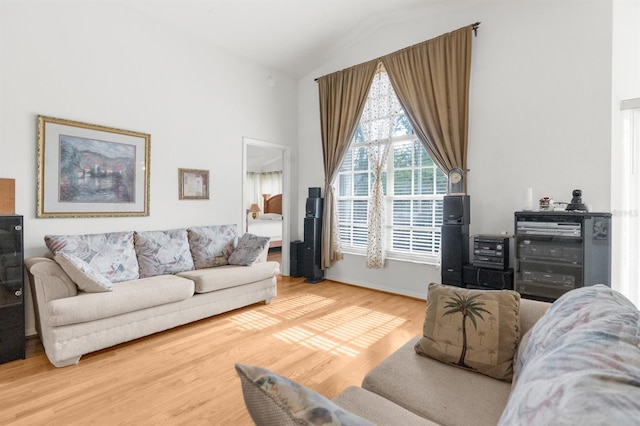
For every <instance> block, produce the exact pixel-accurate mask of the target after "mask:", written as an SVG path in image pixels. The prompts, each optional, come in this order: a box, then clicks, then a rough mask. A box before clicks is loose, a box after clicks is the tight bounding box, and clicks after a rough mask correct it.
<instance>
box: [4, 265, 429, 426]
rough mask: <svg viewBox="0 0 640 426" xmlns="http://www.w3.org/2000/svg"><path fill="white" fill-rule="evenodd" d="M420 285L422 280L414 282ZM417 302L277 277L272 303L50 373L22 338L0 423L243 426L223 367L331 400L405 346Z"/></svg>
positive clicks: (419, 312) (421, 309)
mask: <svg viewBox="0 0 640 426" xmlns="http://www.w3.org/2000/svg"><path fill="white" fill-rule="evenodd" d="M425 288H426V284H425ZM424 313H425V302H424V301H423V300H417V299H413V298H409V297H405V296H399V295H393V294H389V293H384V292H379V291H375V290H369V289H365V288H360V287H355V286H350V285H346V284H340V283H336V282H332V281H328V280H327V281H323V282H321V283H319V284H314V285H312V284H308V283H305V282H304V281H303V279H301V278H289V277H279V280H278V297H277V298H276V299H275V300H274V301H273V302H272V303H271V304H269V305H265V304H256V305H252V306H249V307H246V308H242V309H238V310H235V311H232V312H228V313H225V314H221V315H217V316H215V317H212V318H207V319H204V320H201V321H197V322H194V323H191V324H187V325H185V326H181V327H177V328H175V329H172V330H168V331H165V332H162V333H156V334H154V335H152V336H148V337H145V338H142V339H137V340H135V341H133V342H128V343H125V344H122V345H118V346H115V347H112V348H108V349H104V350H101V351H98V352H94V353H91V354H88V355H85V356H83V357H82V358H81V360H80V363H79V364H78V365H75V366H70V367H65V368H55V367H53V366H52V365H51V364H50V363H49V362H48V360H47V359H46V356H45V355H44V353H43V351H42V349H41V348H39V347H38V346H37V344H35V343H34V342H33V340H31V339H30V340H31V341H30V344H29V346H28V348H29V349H28V356H27V359H26V360H18V361H13V362H10V363H6V364H2V365H0V395H2V397H1V398H0V424H2V425H5V424H11V425H14V424H15V425H45V424H46V425H86V424H98V425H102V424H108V425H116V424H117V425H134V424H135V425H140V424H144V425H146V424H170V425H183V424H184V425H200V424H203V425H208V424H211V425H245V424H246V425H251V424H252V422H251V419H250V418H249V415H248V413H247V411H246V409H245V407H244V402H243V399H242V391H241V388H240V381H239V379H238V377H237V375H236V373H235V370H234V364H235V363H236V362H241V363H245V364H252V365H259V366H263V367H266V368H269V369H272V370H274V371H276V372H278V373H280V374H282V375H284V376H287V377H290V378H291V379H293V380H296V381H298V382H299V383H301V384H303V385H305V386H307V387H310V388H312V389H314V390H316V391H318V392H321V393H323V394H324V395H326V396H328V397H334V396H336V395H338V394H339V393H340V392H342V391H343V390H344V389H345V388H346V387H347V386H351V385H360V383H361V382H362V379H363V377H364V375H365V374H366V373H367V372H368V371H369V370H371V369H372V368H373V367H375V366H376V365H377V364H379V363H380V362H381V361H382V360H383V359H384V358H385V357H387V356H388V355H389V354H391V353H392V352H393V351H395V350H396V349H398V348H399V347H400V346H402V345H403V344H404V343H405V342H406V341H407V340H409V339H410V338H412V337H414V336H417V335H420V334H421V332H422V321H423V319H424Z"/></svg>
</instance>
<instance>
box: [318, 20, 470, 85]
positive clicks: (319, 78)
mask: <svg viewBox="0 0 640 426" xmlns="http://www.w3.org/2000/svg"><path fill="white" fill-rule="evenodd" d="M479 26H480V22H474V23H473V24H472V26H471V29H472V30H473V35H474V36H475V37H478V27H479ZM436 38H437V37H436ZM427 41H428V40H427ZM400 50H402V49H400ZM378 59H380V58H378ZM329 74H331V73H329ZM327 75H328V74H327ZM320 78H321V77H316V78H314V79H313V81H318V80H319V79H320Z"/></svg>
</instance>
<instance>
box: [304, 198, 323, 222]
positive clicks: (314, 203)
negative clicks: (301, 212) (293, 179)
mask: <svg viewBox="0 0 640 426" xmlns="http://www.w3.org/2000/svg"><path fill="white" fill-rule="evenodd" d="M323 201H324V199H322V198H307V205H306V209H305V217H315V218H318V219H322V207H323V204H324V203H323Z"/></svg>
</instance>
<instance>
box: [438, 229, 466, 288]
mask: <svg viewBox="0 0 640 426" xmlns="http://www.w3.org/2000/svg"><path fill="white" fill-rule="evenodd" d="M440 253H441V268H442V284H447V285H455V286H458V287H464V282H463V280H462V272H463V271H462V267H463V265H464V264H466V263H468V261H469V225H442V238H441V241H440Z"/></svg>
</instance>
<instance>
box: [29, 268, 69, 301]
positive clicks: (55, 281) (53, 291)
mask: <svg viewBox="0 0 640 426" xmlns="http://www.w3.org/2000/svg"><path fill="white" fill-rule="evenodd" d="M24 263H25V267H26V269H27V274H28V276H29V283H30V285H31V292H32V294H33V295H34V296H35V297H36V298H37V302H38V303H42V304H45V303H47V302H49V301H51V300H55V299H62V298H64V297H73V296H76V295H77V294H78V287H77V286H76V285H75V283H74V282H73V281H72V280H71V278H69V276H68V275H67V274H66V272H64V271H63V270H62V268H61V267H60V265H58V264H57V263H56V262H54V261H53V260H51V259H48V258H46V257H30V258H28V259H25V262H24Z"/></svg>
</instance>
